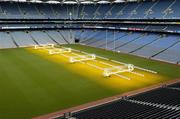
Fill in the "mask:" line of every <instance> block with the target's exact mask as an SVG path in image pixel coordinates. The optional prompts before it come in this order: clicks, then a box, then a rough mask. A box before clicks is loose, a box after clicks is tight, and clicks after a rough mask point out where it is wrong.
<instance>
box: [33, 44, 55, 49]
mask: <svg viewBox="0 0 180 119" xmlns="http://www.w3.org/2000/svg"><path fill="white" fill-rule="evenodd" d="M50 48H54V44H39V45H34V49H50Z"/></svg>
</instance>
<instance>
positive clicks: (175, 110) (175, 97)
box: [56, 83, 180, 119]
mask: <svg viewBox="0 0 180 119" xmlns="http://www.w3.org/2000/svg"><path fill="white" fill-rule="evenodd" d="M179 90H180V88H179V83H176V84H173V85H170V86H164V87H162V88H158V89H155V90H152V91H148V92H145V93H141V94H138V95H135V96H132V97H124V98H122V99H119V100H117V101H113V102H110V103H106V104H103V105H99V106H95V107H90V108H88V109H85V110H82V111H77V112H73V113H71V114H70V116H71V117H72V118H73V119H97V118H98V119H110V118H113V119H132V118H133V119H170V118H171V119H178V118H179V116H180V107H179V105H180V95H179ZM56 119H67V118H66V117H65V116H63V117H57V118H56Z"/></svg>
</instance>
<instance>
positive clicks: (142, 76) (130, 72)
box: [129, 72, 144, 77]
mask: <svg viewBox="0 0 180 119" xmlns="http://www.w3.org/2000/svg"><path fill="white" fill-rule="evenodd" d="M129 73H132V74H135V75H138V76H142V77H144V75H143V74H140V73H137V72H129Z"/></svg>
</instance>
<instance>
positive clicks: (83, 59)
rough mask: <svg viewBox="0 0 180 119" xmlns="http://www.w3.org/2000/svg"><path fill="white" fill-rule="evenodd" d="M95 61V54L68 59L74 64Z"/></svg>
mask: <svg viewBox="0 0 180 119" xmlns="http://www.w3.org/2000/svg"><path fill="white" fill-rule="evenodd" d="M95 59H96V55H95V54H87V55H79V56H72V57H70V58H69V62H70V63H74V62H81V61H88V60H95Z"/></svg>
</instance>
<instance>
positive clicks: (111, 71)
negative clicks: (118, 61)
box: [103, 64, 134, 77]
mask: <svg viewBox="0 0 180 119" xmlns="http://www.w3.org/2000/svg"><path fill="white" fill-rule="evenodd" d="M133 70H134V65H132V64H125V65H123V66H114V67H112V68H105V69H104V72H103V76H104V77H108V76H111V75H113V74H118V73H123V72H132V71H133Z"/></svg>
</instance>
